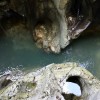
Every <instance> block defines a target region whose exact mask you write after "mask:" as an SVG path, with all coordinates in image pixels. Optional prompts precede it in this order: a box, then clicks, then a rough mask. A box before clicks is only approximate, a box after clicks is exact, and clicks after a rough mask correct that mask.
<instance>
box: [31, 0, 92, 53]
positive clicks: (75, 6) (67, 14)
mask: <svg viewBox="0 0 100 100" xmlns="http://www.w3.org/2000/svg"><path fill="white" fill-rule="evenodd" d="M91 1H92V0H91ZM91 3H93V2H90V1H89V2H86V1H80V0H48V1H45V0H41V1H39V0H37V1H35V9H36V13H34V15H35V16H36V19H37V20H38V21H37V24H36V26H35V29H34V30H33V37H34V40H35V41H36V44H37V45H38V46H39V47H40V48H43V49H44V50H46V51H49V52H54V53H59V52H60V51H61V49H64V48H65V47H66V46H67V45H69V43H70V41H71V40H73V39H75V38H77V37H78V36H79V35H80V33H81V32H83V31H84V30H85V29H86V28H87V27H88V26H89V24H90V23H91V20H92V9H91V6H90V5H91ZM46 5H47V6H46ZM87 9H88V11H87Z"/></svg>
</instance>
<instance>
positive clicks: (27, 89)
mask: <svg viewBox="0 0 100 100" xmlns="http://www.w3.org/2000/svg"><path fill="white" fill-rule="evenodd" d="M69 83H71V84H70V85H72V86H73V85H74V86H75V87H76V88H78V89H79V92H78V93H79V94H77V93H76V92H75V91H78V90H75V91H73V90H71V89H70V87H68V88H67V87H66V86H65V84H67V86H68V85H69ZM66 89H67V90H68V89H69V90H68V91H70V92H66ZM74 92H75V93H74ZM0 99H1V100H2V99H4V100H9V99H10V100H25V99H26V100H99V99H100V81H99V80H98V79H96V78H95V77H94V76H93V75H92V74H91V73H90V72H88V71H87V70H86V69H84V68H82V67H80V66H79V65H78V64H76V63H63V64H50V65H48V66H46V67H44V68H42V69H40V70H37V71H35V72H30V73H28V74H26V75H24V76H22V77H19V79H18V80H16V81H14V82H13V83H11V85H9V86H8V87H5V88H3V89H1V90H0Z"/></svg>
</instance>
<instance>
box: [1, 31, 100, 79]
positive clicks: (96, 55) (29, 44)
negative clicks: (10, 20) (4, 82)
mask: <svg viewBox="0 0 100 100" xmlns="http://www.w3.org/2000/svg"><path fill="white" fill-rule="evenodd" d="M19 34H20V35H19ZM71 61H74V62H77V63H80V65H82V66H83V67H85V68H87V69H88V70H90V71H91V72H92V73H93V74H94V75H96V76H97V77H98V78H99V79H100V73H99V72H100V37H81V38H79V39H77V40H75V41H74V42H73V43H71V45H69V46H68V47H67V48H66V49H65V50H63V51H62V52H61V53H60V54H58V55H55V54H49V53H46V52H44V51H43V50H41V49H38V48H37V47H36V46H35V44H34V43H33V39H32V37H31V35H29V32H25V31H20V30H19V33H18V34H16V35H14V33H13V35H12V34H11V35H9V36H7V37H4V38H0V70H1V71H4V70H6V69H7V68H11V67H18V68H20V69H23V68H24V69H25V70H27V69H28V70H30V69H33V68H36V67H43V66H45V65H47V64H50V63H62V62H71Z"/></svg>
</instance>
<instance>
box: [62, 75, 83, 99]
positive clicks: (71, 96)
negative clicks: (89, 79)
mask: <svg viewBox="0 0 100 100" xmlns="http://www.w3.org/2000/svg"><path fill="white" fill-rule="evenodd" d="M66 82H71V83H76V84H77V85H78V86H79V87H80V89H81V93H82V89H83V88H82V83H81V78H80V77H79V76H70V77H69V78H68V79H67V80H66ZM72 87H73V86H72ZM69 88H70V87H69ZM62 95H63V97H64V98H65V100H79V99H80V97H81V96H76V95H75V94H73V93H68V94H67V93H62Z"/></svg>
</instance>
